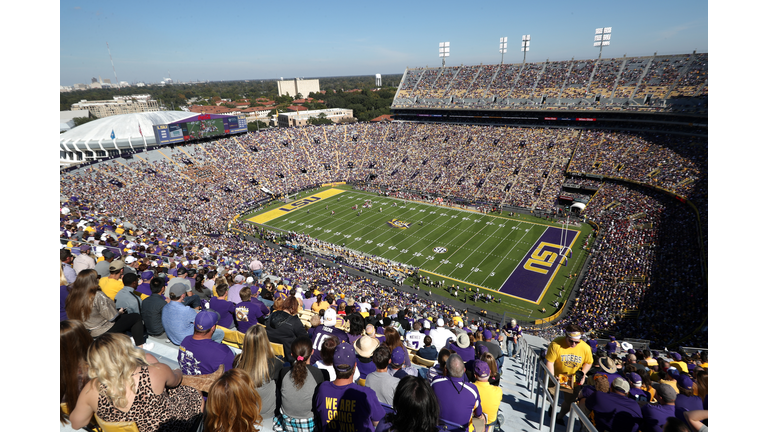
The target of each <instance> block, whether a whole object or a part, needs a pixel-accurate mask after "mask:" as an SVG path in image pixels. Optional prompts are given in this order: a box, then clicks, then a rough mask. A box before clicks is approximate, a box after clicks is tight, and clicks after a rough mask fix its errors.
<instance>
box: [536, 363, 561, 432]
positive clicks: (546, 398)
mask: <svg viewBox="0 0 768 432" xmlns="http://www.w3.org/2000/svg"><path fill="white" fill-rule="evenodd" d="M538 365H539V367H538V369H539V370H540V371H543V373H540V374H539V379H538V383H539V388H538V391H537V392H536V404H535V405H534V406H535V407H537V408H538V406H539V394H541V397H542V400H541V415H540V416H539V427H538V429H539V430H541V426H542V425H543V424H544V413H545V412H546V408H547V402H549V403H550V404H551V406H552V410H551V411H552V413H551V414H550V417H551V418H550V422H549V430H550V432H552V431H554V430H555V424H556V423H555V420H556V417H557V403H558V401H559V400H560V380H558V379H557V377H555V376H554V375H552V372H550V371H549V369H547V365H545V364H544V362H543V361H539V362H538ZM550 380H552V382H553V383H554V384H555V394H554V396H553V395H550V394H549V391H548V390H547V389H548V388H549V381H550Z"/></svg>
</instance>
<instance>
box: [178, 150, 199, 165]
mask: <svg viewBox="0 0 768 432" xmlns="http://www.w3.org/2000/svg"><path fill="white" fill-rule="evenodd" d="M177 148H178V149H179V150H180V151H181V152H182V153H184V154H185V155H187V157H188V158H189V160H191V161H192V162H193V163H197V164H199V163H200V161H198V160H197V159H195V158H193V157H192V155H191V154H189V153H187V151H186V150H184V147H177Z"/></svg>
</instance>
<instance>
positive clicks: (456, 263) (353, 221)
mask: <svg viewBox="0 0 768 432" xmlns="http://www.w3.org/2000/svg"><path fill="white" fill-rule="evenodd" d="M331 191H333V190H331ZM327 193H332V192H327ZM312 194H317V191H315V192H313V193H309V194H304V196H307V195H312ZM366 200H371V204H372V208H363V207H362V205H363V203H364V202H365V201H366ZM303 203H304V201H302V200H301V199H297V200H296V201H294V202H293V203H291V204H289V205H288V206H286V204H285V203H277V204H275V205H274V206H270V207H269V208H267V209H265V210H262V211H261V212H259V213H258V214H256V215H255V216H256V217H257V218H261V219H260V221H261V223H260V225H262V226H264V227H266V228H268V229H272V230H282V231H294V232H298V233H304V234H308V235H310V236H312V237H314V238H317V239H319V240H322V241H326V242H329V243H334V244H337V245H344V246H345V247H346V248H348V249H351V250H353V251H357V252H362V253H366V254H370V255H376V256H379V257H382V258H385V259H388V260H392V261H395V262H399V263H402V264H405V265H408V266H412V267H419V268H420V269H421V274H422V275H429V276H430V277H431V278H432V279H435V280H436V279H441V278H444V279H445V280H446V285H447V286H450V285H451V284H458V285H460V286H467V287H471V288H472V289H475V288H476V287H479V288H482V289H485V290H488V291H492V292H495V293H494V295H495V296H496V297H497V298H501V299H502V300H503V304H501V305H488V307H487V309H488V310H504V308H505V307H507V308H509V307H512V308H511V309H514V312H516V313H518V314H521V313H523V314H524V313H525V312H526V311H527V312H529V313H531V312H533V315H532V317H541V316H546V315H550V314H551V313H552V312H553V311H554V308H552V306H550V305H549V304H548V303H550V302H551V301H553V300H554V299H555V295H556V294H557V291H558V289H559V288H560V287H561V286H563V285H564V284H565V282H566V281H567V280H566V276H567V275H568V274H569V273H574V272H576V271H578V269H575V267H576V266H577V265H578V263H579V262H580V260H579V259H578V258H579V257H578V255H580V252H581V248H580V247H576V245H575V247H574V256H573V257H572V259H571V260H570V261H569V264H568V266H564V267H563V268H561V269H560V270H559V271H558V274H557V275H556V276H555V278H554V280H553V283H552V284H551V285H550V288H549V289H548V290H547V292H546V293H545V295H544V297H543V298H542V299H541V301H540V302H539V303H534V302H530V301H524V300H520V299H517V298H515V297H513V296H508V295H506V294H503V293H499V292H496V291H498V289H499V288H501V286H502V285H503V284H504V282H505V281H506V280H507V278H508V277H509V276H510V274H511V273H512V271H513V270H514V269H515V267H516V266H518V265H519V264H520V262H521V260H522V259H523V258H524V257H525V256H526V254H527V253H528V252H529V251H530V250H531V247H532V246H533V245H534V244H536V242H537V241H538V239H539V237H540V236H541V234H542V233H543V232H544V230H545V229H546V228H547V226H550V225H547V224H545V223H543V222H544V221H543V220H541V219H538V218H530V219H538V220H539V222H534V221H533V220H524V219H522V218H510V217H500V216H499V215H498V214H495V215H483V214H481V213H477V212H474V211H469V210H461V209H455V208H449V207H443V206H434V205H430V204H425V203H418V202H413V201H403V200H399V199H395V198H389V197H384V196H379V195H376V194H370V193H367V192H362V191H355V190H345V191H343V192H341V193H338V195H335V196H330V197H326V198H323V199H321V200H318V201H316V202H312V203H310V204H306V205H303ZM290 205H294V206H300V207H296V209H294V210H292V211H290V212H285V211H280V210H273V212H272V213H271V216H270V214H269V213H268V212H269V210H270V209H275V208H280V207H282V208H290V207H289V206H290ZM355 205H357V206H358V207H357V209H354V208H353V206H355ZM380 209H381V211H380ZM332 212H334V213H335V214H333V215H332ZM358 212H359V213H360V214H359V215H358ZM265 215H266V216H265ZM275 215H277V217H275ZM253 216H254V214H251V215H247V216H246V217H245V218H244V219H250V218H252V217H253ZM265 220H266V221H265ZM393 225H395V226H393ZM582 229H584V230H587V231H588V230H589V229H591V228H590V227H589V226H588V225H585V226H584V227H582ZM586 234H588V232H584V233H582V235H580V238H579V241H578V243H577V245H578V246H580V245H581V242H582V241H583V239H584V238H586ZM566 285H567V284H566ZM422 287H423V286H422ZM568 288H570V287H569V286H566V289H568ZM437 291H442V290H437ZM438 294H441V295H446V294H447V293H445V292H443V293H438ZM559 300H560V301H561V302H562V298H560V299H559ZM470 303H471V302H470ZM483 304H484V303H482V302H481V303H479V304H478V306H480V307H482V305H483ZM492 306H499V308H497V307H492ZM542 307H547V309H548V313H540V312H539V310H540V309H541V308H542Z"/></svg>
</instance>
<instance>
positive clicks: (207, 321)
mask: <svg viewBox="0 0 768 432" xmlns="http://www.w3.org/2000/svg"><path fill="white" fill-rule="evenodd" d="M218 321H219V317H218V315H217V314H216V312H211V311H200V312H199V313H198V314H197V316H196V317H195V330H199V331H208V330H210V329H211V328H212V327H213V326H215V325H216V323H217V322H218Z"/></svg>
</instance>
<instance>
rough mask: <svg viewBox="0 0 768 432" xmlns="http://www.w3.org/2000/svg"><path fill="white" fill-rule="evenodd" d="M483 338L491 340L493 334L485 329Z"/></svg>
mask: <svg viewBox="0 0 768 432" xmlns="http://www.w3.org/2000/svg"><path fill="white" fill-rule="evenodd" d="M483 338H484V339H491V338H493V333H491V331H490V330H488V329H485V330H484V331H483Z"/></svg>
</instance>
